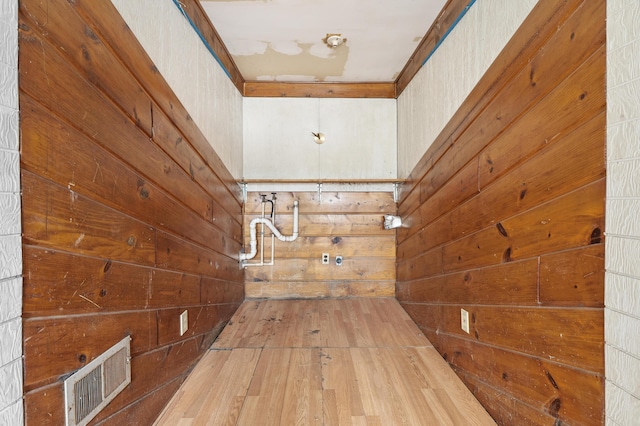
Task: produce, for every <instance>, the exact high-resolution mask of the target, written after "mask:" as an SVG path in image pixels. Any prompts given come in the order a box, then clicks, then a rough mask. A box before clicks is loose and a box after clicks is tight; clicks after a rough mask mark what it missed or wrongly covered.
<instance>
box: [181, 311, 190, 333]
mask: <svg viewBox="0 0 640 426" xmlns="http://www.w3.org/2000/svg"><path fill="white" fill-rule="evenodd" d="M188 329H189V311H184V312H183V313H181V314H180V335H181V336H182V335H183V334H184V333H186V332H187V330H188Z"/></svg>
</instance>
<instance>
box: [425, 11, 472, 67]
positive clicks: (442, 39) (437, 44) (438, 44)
mask: <svg viewBox="0 0 640 426" xmlns="http://www.w3.org/2000/svg"><path fill="white" fill-rule="evenodd" d="M475 2H476V0H471V1H470V2H469V4H468V5H467V6H466V7H465V8H464V9H463V10H462V12H460V15H458V17H457V18H456V19H455V21H453V23H452V24H451V26H450V27H449V29H448V30H447V32H446V33H444V35H443V36H442V38H441V39H440V41H438V43H436V45H435V46H434V48H433V49H432V50H431V52H429V55H427V57H426V59H425V60H424V62H422V66H424V64H426V63H427V61H428V60H429V59H430V58H431V56H432V55H433V54H434V53H435V52H436V50H438V48H439V47H440V45H441V44H442V42H444V40H445V39H446V38H447V36H449V34H450V33H451V31H453V29H454V28H455V27H456V25H458V23H459V22H460V21H461V20H462V18H463V17H464V15H466V13H467V12H468V11H469V9H471V6H473V4H474V3H475Z"/></svg>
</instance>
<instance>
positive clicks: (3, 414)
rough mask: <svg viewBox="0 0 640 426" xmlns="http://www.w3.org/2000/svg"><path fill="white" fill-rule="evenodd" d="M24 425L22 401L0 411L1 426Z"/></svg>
mask: <svg viewBox="0 0 640 426" xmlns="http://www.w3.org/2000/svg"><path fill="white" fill-rule="evenodd" d="M23 423H24V418H23V409H22V399H20V400H18V401H16V402H14V403H13V404H12V405H10V406H8V407H7V408H5V409H4V410H0V425H16V426H19V425H22V424H23Z"/></svg>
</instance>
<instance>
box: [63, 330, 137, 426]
mask: <svg viewBox="0 0 640 426" xmlns="http://www.w3.org/2000/svg"><path fill="white" fill-rule="evenodd" d="M129 383H131V337H129V336H127V337H125V338H124V339H122V340H121V341H120V342H118V343H116V344H115V345H114V346H112V347H111V348H109V350H107V351H106V352H104V353H103V354H101V355H100V356H98V357H97V358H96V359H94V360H93V361H91V362H90V363H89V364H87V365H85V366H84V367H82V368H81V369H80V370H78V371H76V372H75V373H73V375H71V376H70V377H69V378H68V379H67V380H65V381H64V402H65V407H66V410H65V413H66V425H67V426H84V425H86V424H87V423H89V422H90V421H91V419H93V418H94V417H95V416H96V414H98V413H99V412H100V410H102V409H103V408H104V407H105V406H106V405H107V404H108V403H109V402H111V400H112V399H113V398H115V397H116V395H118V394H119V393H120V392H122V390H123V389H124V388H125V387H127V385H128V384H129Z"/></svg>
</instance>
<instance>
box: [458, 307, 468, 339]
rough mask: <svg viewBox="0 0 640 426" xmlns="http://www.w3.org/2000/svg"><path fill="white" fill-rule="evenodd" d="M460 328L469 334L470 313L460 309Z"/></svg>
mask: <svg viewBox="0 0 640 426" xmlns="http://www.w3.org/2000/svg"><path fill="white" fill-rule="evenodd" d="M460 328H462V330H463V331H465V332H466V333H467V334H469V312H467V311H465V310H464V309H460Z"/></svg>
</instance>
